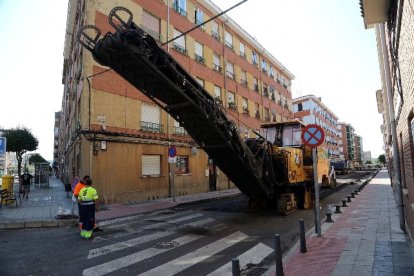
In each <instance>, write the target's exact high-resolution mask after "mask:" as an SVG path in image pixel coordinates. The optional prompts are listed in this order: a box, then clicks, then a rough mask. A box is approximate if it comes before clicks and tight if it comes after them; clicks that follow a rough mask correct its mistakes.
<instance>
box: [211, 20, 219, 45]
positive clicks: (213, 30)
mask: <svg viewBox="0 0 414 276" xmlns="http://www.w3.org/2000/svg"><path fill="white" fill-rule="evenodd" d="M211 36H212V37H213V38H214V39H215V40H217V41H220V32H219V25H218V24H217V22H216V21H213V22H212V23H211Z"/></svg>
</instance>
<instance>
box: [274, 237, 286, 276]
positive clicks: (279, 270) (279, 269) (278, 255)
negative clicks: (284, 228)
mask: <svg viewBox="0 0 414 276" xmlns="http://www.w3.org/2000/svg"><path fill="white" fill-rule="evenodd" d="M274 243H275V261H276V276H284V273H283V263H282V249H281V248H280V236H279V234H276V235H275V240H274Z"/></svg>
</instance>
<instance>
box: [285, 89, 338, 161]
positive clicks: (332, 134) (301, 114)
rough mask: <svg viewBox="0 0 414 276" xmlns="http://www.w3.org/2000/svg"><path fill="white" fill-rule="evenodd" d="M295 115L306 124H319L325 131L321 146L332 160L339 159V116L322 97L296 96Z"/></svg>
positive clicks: (294, 101)
mask: <svg viewBox="0 0 414 276" xmlns="http://www.w3.org/2000/svg"><path fill="white" fill-rule="evenodd" d="M292 108H293V113H294V115H293V116H294V117H295V118H298V119H299V120H301V121H303V122H304V123H305V124H317V125H319V126H321V127H322V128H323V130H324V131H325V142H324V143H323V144H322V145H321V147H322V148H323V149H324V150H325V153H326V154H327V155H328V158H329V159H330V160H332V161H337V160H339V157H340V152H339V144H338V129H337V125H338V117H337V116H336V115H335V113H333V112H332V111H331V110H330V109H329V108H328V107H327V106H325V104H324V103H323V102H322V100H321V98H317V97H315V96H314V95H307V96H303V97H299V98H295V99H293V101H292Z"/></svg>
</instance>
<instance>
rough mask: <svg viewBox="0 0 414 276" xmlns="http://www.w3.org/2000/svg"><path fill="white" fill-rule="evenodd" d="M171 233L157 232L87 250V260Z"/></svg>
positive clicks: (170, 233)
mask: <svg viewBox="0 0 414 276" xmlns="http://www.w3.org/2000/svg"><path fill="white" fill-rule="evenodd" d="M172 234H173V233H172V232H157V233H153V234H150V235H145V236H141V237H138V238H135V239H130V240H127V241H123V242H117V243H114V244H110V245H107V246H103V247H99V248H95V249H92V250H89V254H88V259H92V258H96V257H99V256H102V255H105V254H108V253H111V252H115V251H119V250H122V249H125V248H128V247H132V246H136V245H139V244H142V243H145V242H149V241H153V240H156V239H159V238H163V237H165V236H168V235H172Z"/></svg>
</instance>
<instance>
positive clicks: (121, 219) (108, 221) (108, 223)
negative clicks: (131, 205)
mask: <svg viewBox="0 0 414 276" xmlns="http://www.w3.org/2000/svg"><path fill="white" fill-rule="evenodd" d="M142 216H143V215H135V216H129V217H125V218H116V219H111V220H106V221H102V222H99V226H107V225H108V227H113V225H112V224H114V225H119V223H120V222H124V221H129V220H133V219H137V218H140V217H142Z"/></svg>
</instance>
